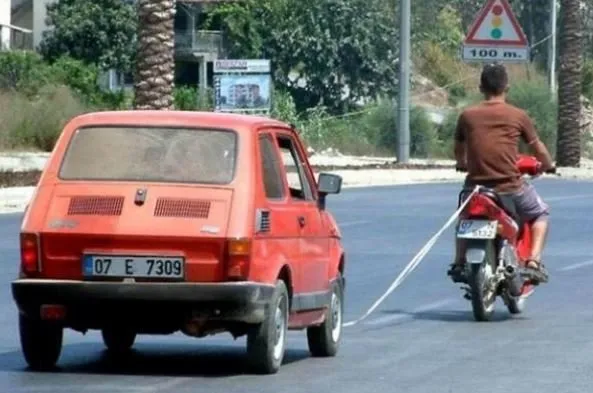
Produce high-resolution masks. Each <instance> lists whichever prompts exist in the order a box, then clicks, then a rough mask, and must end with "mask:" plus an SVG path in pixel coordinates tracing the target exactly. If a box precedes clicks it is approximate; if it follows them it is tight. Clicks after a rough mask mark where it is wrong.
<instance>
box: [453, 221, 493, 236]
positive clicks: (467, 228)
mask: <svg viewBox="0 0 593 393" xmlns="http://www.w3.org/2000/svg"><path fill="white" fill-rule="evenodd" d="M497 224H498V222H497V221H489V220H460V221H459V225H458V226H457V237H458V238H461V239H494V238H495V237H496V229H497Z"/></svg>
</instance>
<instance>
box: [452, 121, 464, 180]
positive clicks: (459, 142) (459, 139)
mask: <svg viewBox="0 0 593 393" xmlns="http://www.w3.org/2000/svg"><path fill="white" fill-rule="evenodd" d="M464 121H465V120H464V118H463V113H462V114H461V115H459V118H458V119H457V126H456V127H455V147H454V153H455V161H457V163H456V164H455V167H456V168H458V169H467V151H466V146H465V123H464Z"/></svg>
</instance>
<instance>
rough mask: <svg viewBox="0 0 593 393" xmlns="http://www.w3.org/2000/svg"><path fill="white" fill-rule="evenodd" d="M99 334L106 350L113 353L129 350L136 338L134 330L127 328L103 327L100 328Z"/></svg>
mask: <svg viewBox="0 0 593 393" xmlns="http://www.w3.org/2000/svg"><path fill="white" fill-rule="evenodd" d="M101 336H102V337H103V343H104V344H105V346H106V347H107V350H108V351H109V352H113V353H123V352H126V351H129V350H130V348H132V346H133V345H134V341H135V340H136V332H134V331H132V330H129V329H120V328H104V329H102V330H101Z"/></svg>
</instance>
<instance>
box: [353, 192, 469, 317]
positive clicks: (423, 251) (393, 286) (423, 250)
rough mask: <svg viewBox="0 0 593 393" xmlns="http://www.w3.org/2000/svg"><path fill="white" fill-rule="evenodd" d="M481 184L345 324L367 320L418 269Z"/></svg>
mask: <svg viewBox="0 0 593 393" xmlns="http://www.w3.org/2000/svg"><path fill="white" fill-rule="evenodd" d="M478 190H479V186H476V187H475V188H474V190H473V191H472V192H471V193H470V194H469V196H468V197H467V198H465V200H464V201H463V203H462V204H461V205H459V208H458V209H457V210H456V211H455V213H453V215H452V216H451V217H450V218H449V220H448V221H447V222H446V223H445V225H443V227H442V228H441V229H440V230H439V231H438V232H437V233H435V234H434V236H433V237H432V238H431V239H430V240H429V241H428V242H427V243H426V244H425V245H424V246H423V247H422V248H421V249H420V251H418V253H417V254H416V255H415V256H414V258H412V260H411V261H410V262H409V263H408V264H407V265H406V267H405V268H404V270H402V272H401V273H400V274H399V275H398V276H397V278H396V279H395V280H394V281H393V283H392V284H391V286H390V287H389V288H388V289H387V291H385V293H384V294H383V295H381V297H380V298H379V299H377V301H376V302H375V303H374V304H373V305H372V306H371V307H370V308H369V309H368V310H367V311H366V312H365V313H364V314H363V315H362V316H361V317H360V318H358V319H356V320H354V321H350V322H346V323H344V324H343V326H345V327H347V326H354V325H356V324H358V323H360V322H362V321H363V320H365V319H366V318H367V317H368V316H369V315H371V313H372V312H373V311H375V309H376V308H377V307H379V305H380V304H381V303H383V301H384V300H385V299H386V298H387V296H389V295H390V294H391V293H392V292H393V291H394V290H395V289H396V288H397V287H399V286H400V285H401V283H402V282H403V281H404V279H406V278H407V277H408V275H409V274H410V273H411V272H412V271H414V269H416V267H417V266H418V265H419V264H420V262H422V260H423V259H424V257H425V256H426V254H428V252H429V251H430V249H431V248H432V247H433V246H434V245H435V244H436V242H437V240H438V239H439V238H440V237H441V236H442V235H443V233H444V232H445V231H446V230H447V228H449V227H450V226H451V224H453V223H454V222H455V220H456V219H457V218H458V217H459V215H460V214H461V212H462V211H463V209H464V208H465V206H467V204H468V203H469V201H470V199H471V198H472V197H473V196H474V195H475V194H476V193H477V192H478Z"/></svg>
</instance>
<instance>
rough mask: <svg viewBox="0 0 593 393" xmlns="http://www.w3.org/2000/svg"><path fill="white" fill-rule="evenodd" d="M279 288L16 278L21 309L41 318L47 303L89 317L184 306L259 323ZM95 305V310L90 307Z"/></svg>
mask: <svg viewBox="0 0 593 393" xmlns="http://www.w3.org/2000/svg"><path fill="white" fill-rule="evenodd" d="M273 293H274V286H273V285H266V284H260V283H254V282H222V283H122V282H86V281H70V280H49V279H19V280H16V281H13V282H12V294H13V298H14V300H15V302H16V304H17V306H18V308H19V310H20V311H21V312H23V313H25V314H29V315H30V316H32V317H38V316H39V313H40V307H41V305H44V304H54V305H55V304H57V305H63V306H65V307H66V312H67V315H68V313H69V311H70V313H69V314H70V316H73V317H74V318H84V317H85V315H83V314H85V313H87V314H88V313H90V312H92V313H93V314H94V315H95V316H97V315H100V314H101V313H111V314H113V313H117V314H123V313H125V314H126V315H127V316H130V315H131V314H133V313H142V312H144V313H146V312H149V313H151V314H153V315H156V314H158V313H161V314H167V313H173V312H177V313H179V312H180V311H182V312H191V313H192V315H194V316H195V315H196V314H200V315H202V316H203V317H208V318H210V319H219V320H229V321H235V322H247V323H258V322H261V321H262V320H263V318H264V310H265V306H266V305H267V304H268V303H269V302H270V300H271V298H272V296H273ZM89 310H91V311H89Z"/></svg>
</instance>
